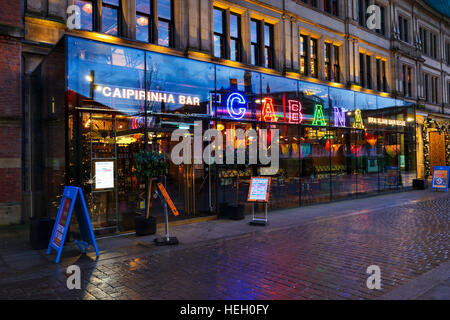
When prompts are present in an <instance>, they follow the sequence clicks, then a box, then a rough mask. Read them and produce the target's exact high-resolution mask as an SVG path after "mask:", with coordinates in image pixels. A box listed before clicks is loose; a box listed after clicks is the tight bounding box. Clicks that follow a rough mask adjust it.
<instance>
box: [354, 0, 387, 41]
mask: <svg viewBox="0 0 450 320" xmlns="http://www.w3.org/2000/svg"><path fill="white" fill-rule="evenodd" d="M358 5H359V25H360V26H362V27H365V28H368V27H369V26H368V25H367V22H368V21H369V18H370V17H371V15H373V12H371V11H369V12H368V9H369V7H370V6H371V5H376V6H377V7H378V8H379V9H380V21H376V20H375V28H374V29H373V30H372V31H375V32H376V33H379V34H382V35H385V34H386V8H385V7H384V6H382V5H379V4H377V3H375V1H373V0H359V1H358Z"/></svg>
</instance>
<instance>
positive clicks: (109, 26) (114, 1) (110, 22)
mask: <svg viewBox="0 0 450 320" xmlns="http://www.w3.org/2000/svg"><path fill="white" fill-rule="evenodd" d="M119 6H120V1H119V0H103V2H102V32H103V33H106V34H109V35H111V36H118V35H119V32H120V30H119V20H120V19H119V12H120V9H119Z"/></svg>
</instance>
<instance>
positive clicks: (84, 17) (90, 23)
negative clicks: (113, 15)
mask: <svg viewBox="0 0 450 320" xmlns="http://www.w3.org/2000/svg"><path fill="white" fill-rule="evenodd" d="M94 3H95V2H93V1H91V0H75V2H74V4H75V5H76V6H78V7H79V8H80V14H81V17H80V20H81V29H83V30H88V31H93V30H94V12H95V7H94Z"/></svg>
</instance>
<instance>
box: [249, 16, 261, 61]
mask: <svg viewBox="0 0 450 320" xmlns="http://www.w3.org/2000/svg"><path fill="white" fill-rule="evenodd" d="M250 39H251V51H252V52H251V55H252V58H251V59H252V60H251V63H252V64H253V65H255V66H257V65H260V63H261V61H260V58H259V56H260V48H261V43H260V41H261V40H260V39H261V31H260V22H259V21H258V20H253V19H252V20H251V21H250Z"/></svg>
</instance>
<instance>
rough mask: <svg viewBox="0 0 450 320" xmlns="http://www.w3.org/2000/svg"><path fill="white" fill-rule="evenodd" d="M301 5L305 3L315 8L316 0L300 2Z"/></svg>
mask: <svg viewBox="0 0 450 320" xmlns="http://www.w3.org/2000/svg"><path fill="white" fill-rule="evenodd" d="M302 2H303V3H307V4H309V5H310V6H313V7H315V8H317V0H302Z"/></svg>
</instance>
